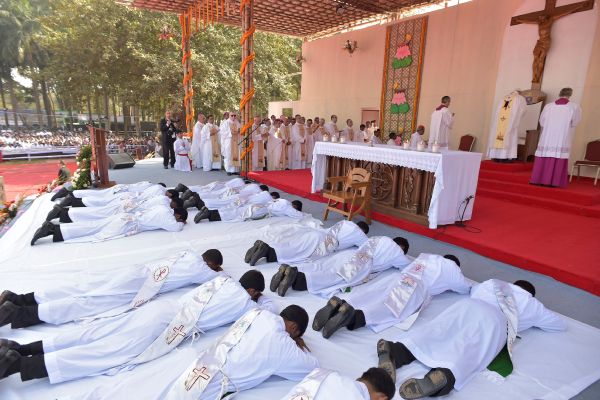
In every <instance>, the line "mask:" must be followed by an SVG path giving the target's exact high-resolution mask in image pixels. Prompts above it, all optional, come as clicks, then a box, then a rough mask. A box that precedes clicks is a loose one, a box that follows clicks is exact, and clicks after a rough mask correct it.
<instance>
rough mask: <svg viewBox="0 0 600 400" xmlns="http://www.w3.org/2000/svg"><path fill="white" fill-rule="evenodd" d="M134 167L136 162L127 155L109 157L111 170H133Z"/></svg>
mask: <svg viewBox="0 0 600 400" xmlns="http://www.w3.org/2000/svg"><path fill="white" fill-rule="evenodd" d="M134 165H135V160H134V159H133V158H131V156H130V155H129V154H127V153H117V154H109V155H108V168H110V169H121V168H131V167H133V166H134Z"/></svg>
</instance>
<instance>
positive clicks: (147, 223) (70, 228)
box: [31, 205, 187, 246]
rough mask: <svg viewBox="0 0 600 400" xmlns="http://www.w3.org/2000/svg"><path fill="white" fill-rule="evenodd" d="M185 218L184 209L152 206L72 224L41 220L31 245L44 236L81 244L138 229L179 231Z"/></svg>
mask: <svg viewBox="0 0 600 400" xmlns="http://www.w3.org/2000/svg"><path fill="white" fill-rule="evenodd" d="M186 220H187V211H186V210H185V209H183V208H176V209H175V210H173V209H171V207H165V206H162V205H160V206H155V207H152V208H150V209H148V210H144V211H138V212H135V213H122V214H116V215H114V216H112V217H109V218H104V219H99V220H96V221H83V222H77V223H71V224H60V225H54V224H53V223H51V222H48V221H46V222H44V224H42V226H41V227H40V228H39V229H38V230H37V231H36V232H35V234H34V236H33V239H32V240H31V245H32V246H33V245H34V244H35V242H36V241H37V240H39V239H40V238H43V237H46V236H52V241H53V242H63V241H64V242H67V243H81V242H100V241H104V240H110V239H118V238H121V237H125V236H131V235H135V234H137V233H140V232H145V231H153V230H158V229H163V230H166V231H169V232H179V231H181V230H182V229H183V226H184V225H185V221H186Z"/></svg>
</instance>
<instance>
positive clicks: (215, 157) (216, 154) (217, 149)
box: [210, 125, 221, 162]
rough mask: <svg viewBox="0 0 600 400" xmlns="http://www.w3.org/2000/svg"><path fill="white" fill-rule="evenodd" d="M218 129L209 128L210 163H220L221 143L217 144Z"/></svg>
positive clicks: (214, 127)
mask: <svg viewBox="0 0 600 400" xmlns="http://www.w3.org/2000/svg"><path fill="white" fill-rule="evenodd" d="M217 132H219V129H218V128H217V127H216V126H214V125H213V126H211V127H210V143H211V147H212V161H213V162H220V161H221V143H219V135H218V133H217Z"/></svg>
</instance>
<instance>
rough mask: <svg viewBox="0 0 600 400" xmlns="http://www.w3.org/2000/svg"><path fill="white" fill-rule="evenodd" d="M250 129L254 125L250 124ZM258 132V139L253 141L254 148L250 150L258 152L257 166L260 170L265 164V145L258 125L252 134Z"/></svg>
mask: <svg viewBox="0 0 600 400" xmlns="http://www.w3.org/2000/svg"><path fill="white" fill-rule="evenodd" d="M252 129H254V125H252ZM257 134H260V140H257V141H255V142H254V149H252V151H257V152H258V157H257V158H258V165H257V166H258V168H260V169H261V170H262V169H263V167H264V166H265V146H264V142H263V138H262V128H261V127H260V126H259V127H258V128H257V129H256V131H254V133H253V135H257Z"/></svg>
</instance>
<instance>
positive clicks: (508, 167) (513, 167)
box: [481, 160, 533, 172]
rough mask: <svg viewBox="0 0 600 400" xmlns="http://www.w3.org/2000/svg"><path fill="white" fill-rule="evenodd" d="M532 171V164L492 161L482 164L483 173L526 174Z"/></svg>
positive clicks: (485, 161)
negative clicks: (525, 172)
mask: <svg viewBox="0 0 600 400" xmlns="http://www.w3.org/2000/svg"><path fill="white" fill-rule="evenodd" d="M532 169H533V163H532V162H529V163H523V162H514V163H497V162H494V161H490V160H484V161H482V162H481V171H501V172H524V171H531V170H532Z"/></svg>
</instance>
